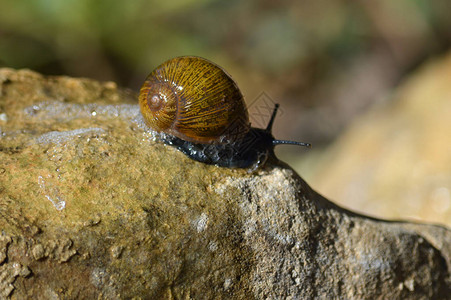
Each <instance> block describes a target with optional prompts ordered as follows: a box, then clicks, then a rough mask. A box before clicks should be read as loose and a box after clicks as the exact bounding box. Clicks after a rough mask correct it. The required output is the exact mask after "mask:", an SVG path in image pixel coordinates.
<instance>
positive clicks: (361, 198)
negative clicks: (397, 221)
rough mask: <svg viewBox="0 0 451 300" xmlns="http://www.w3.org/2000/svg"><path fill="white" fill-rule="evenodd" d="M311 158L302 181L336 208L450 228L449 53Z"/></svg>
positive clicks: (430, 63)
mask: <svg viewBox="0 0 451 300" xmlns="http://www.w3.org/2000/svg"><path fill="white" fill-rule="evenodd" d="M313 159H314V161H311V162H310V163H309V171H310V172H311V174H308V181H309V183H311V184H312V186H314V187H315V188H316V189H318V190H319V191H321V192H322V193H324V195H325V196H327V197H333V199H334V200H335V201H337V202H338V203H340V204H341V205H344V206H347V207H352V208H353V209H356V210H359V211H360V212H363V213H366V214H371V215H373V216H379V217H382V216H383V217H386V218H414V219H416V220H423V221H427V222H433V223H442V224H446V225H448V226H451V52H450V53H448V55H446V56H445V57H442V58H438V59H434V60H432V61H429V62H427V63H425V65H424V66H422V67H421V68H419V70H418V71H417V72H416V73H415V75H413V76H411V77H409V78H408V80H406V81H405V82H404V83H402V84H401V85H400V87H399V88H398V89H397V90H396V91H395V92H394V93H393V95H390V96H389V101H387V102H386V103H385V104H384V105H380V106H378V107H375V108H374V109H373V110H372V111H370V112H368V113H367V114H364V115H363V116H361V118H360V119H359V120H357V121H356V122H355V123H354V124H353V126H351V128H349V130H348V131H347V132H346V133H345V134H344V135H343V136H341V137H340V138H339V139H338V141H337V142H336V143H335V145H333V146H332V147H330V148H329V149H328V150H327V151H326V152H325V153H323V154H322V155H315V156H314V157H313Z"/></svg>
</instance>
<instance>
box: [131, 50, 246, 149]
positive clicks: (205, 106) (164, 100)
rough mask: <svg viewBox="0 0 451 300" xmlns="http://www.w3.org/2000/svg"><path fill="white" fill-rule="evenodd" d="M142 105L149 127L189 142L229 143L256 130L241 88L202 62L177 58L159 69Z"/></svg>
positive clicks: (149, 82)
mask: <svg viewBox="0 0 451 300" xmlns="http://www.w3.org/2000/svg"><path fill="white" fill-rule="evenodd" d="M139 104H140V107H141V112H142V114H143V116H144V119H145V121H146V123H147V125H148V126H149V127H151V128H152V129H153V130H155V131H158V132H164V133H167V134H170V135H173V136H176V137H178V138H180V139H183V140H186V141H189V142H194V143H201V144H208V143H213V144H221V143H227V142H231V141H236V140H239V139H241V138H243V137H244V136H245V135H246V134H247V133H248V132H249V130H250V124H249V116H248V113H247V109H246V105H245V102H244V99H243V96H242V94H241V92H240V90H239V89H238V86H237V85H236V83H235V82H234V81H233V79H232V78H231V77H230V75H229V74H227V72H225V71H224V70H223V69H222V68H221V67H219V66H217V65H216V64H214V63H212V62H210V61H208V60H206V59H203V58H200V57H194V56H183V57H177V58H173V59H170V60H168V61H166V62H164V63H163V64H161V65H160V66H159V67H157V68H156V69H155V70H154V71H153V72H152V73H150V74H149V76H147V78H146V80H145V82H144V84H143V86H142V87H141V91H140V95H139Z"/></svg>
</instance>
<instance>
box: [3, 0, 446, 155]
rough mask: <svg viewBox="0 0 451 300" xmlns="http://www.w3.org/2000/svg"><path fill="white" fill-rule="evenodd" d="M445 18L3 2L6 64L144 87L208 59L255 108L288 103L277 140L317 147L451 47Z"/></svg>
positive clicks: (194, 1)
mask: <svg viewBox="0 0 451 300" xmlns="http://www.w3.org/2000/svg"><path fill="white" fill-rule="evenodd" d="M450 12H451V1H449V0H434V1H428V0H397V1H392V0H378V1H330V0H327V1H326V0H320V1H318V0H316V1H294V0H287V1H264V0H263V1H262V0H260V1H257V0H251V1H236V0H235V1H203V0H191V1H157V0H146V1H143V0H136V1H105V0H103V1H102V0H100V1H99V0H77V1H57V0H34V1H33V0H30V1H12V0H11V1H8V0H0V41H1V43H0V66H7V67H13V68H30V69H33V70H36V71H38V72H41V73H43V74H51V75H69V76H77V77H90V78H94V79H99V80H112V81H115V82H117V83H118V84H119V85H121V86H124V87H129V88H131V89H133V90H138V89H139V86H140V85H141V83H142V81H143V80H144V78H145V76H146V75H147V74H148V73H149V72H150V71H151V70H152V69H153V68H155V67H156V66H157V65H159V64H160V63H162V62H163V61H164V60H166V59H168V58H171V57H174V56H179V55H198V56H202V57H205V58H208V59H210V60H213V61H214V62H216V63H218V64H219V65H221V66H223V67H224V68H225V69H226V70H227V71H228V72H229V73H231V74H232V76H233V77H234V78H235V80H236V81H237V82H238V84H239V86H240V87H241V89H242V92H243V93H244V95H245V97H246V100H247V102H248V103H251V102H253V100H255V99H257V98H258V96H259V95H260V93H261V92H265V93H266V94H267V95H268V96H269V97H270V98H271V99H272V100H273V101H274V102H280V103H281V105H282V112H283V111H285V113H284V114H283V116H279V118H278V120H277V123H276V126H275V135H276V136H277V137H279V138H285V139H288V138H290V139H296V140H302V141H309V142H311V143H313V144H315V145H316V146H317V147H318V146H321V145H325V144H328V143H329V142H331V141H332V140H333V139H334V138H335V137H336V136H337V135H338V134H339V133H340V132H341V130H343V129H344V128H345V127H346V126H347V124H348V123H349V122H350V121H351V120H352V119H353V118H354V117H355V116H356V115H358V114H360V113H362V112H364V111H365V110H366V109H367V108H368V107H370V106H371V105H373V104H374V102H377V101H383V100H384V97H385V96H386V95H387V93H388V92H389V91H390V90H391V89H392V88H393V87H394V86H395V85H396V84H397V83H398V82H399V81H400V79H401V78H403V76H405V75H406V74H407V73H409V72H410V71H412V70H413V69H414V68H415V67H416V66H417V65H419V64H420V63H422V62H423V61H424V60H426V59H427V58H428V57H430V56H435V55H437V54H440V53H442V52H443V51H445V50H446V49H448V48H449V46H450V44H451V18H450V17H449V16H450Z"/></svg>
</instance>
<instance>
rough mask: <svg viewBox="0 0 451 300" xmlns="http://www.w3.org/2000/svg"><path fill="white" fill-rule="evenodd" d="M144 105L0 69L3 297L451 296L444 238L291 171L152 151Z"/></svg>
mask: <svg viewBox="0 0 451 300" xmlns="http://www.w3.org/2000/svg"><path fill="white" fill-rule="evenodd" d="M135 102H136V98H135V95H134V94H133V93H130V92H127V91H123V90H120V89H117V87H116V86H115V85H114V84H111V83H99V82H96V81H92V80H88V79H74V78H67V77H44V76H41V75H39V74H37V73H34V72H31V71H27V70H19V71H15V70H11V69H1V70H0V114H1V115H2V116H4V117H2V118H1V119H0V228H1V229H2V236H0V274H1V276H0V289H1V295H2V296H4V297H7V296H10V297H12V298H16V299H22V298H27V297H29V298H31V297H35V298H51V297H59V298H67V299H78V298H104V299H112V298H132V297H138V298H139V297H140V298H151V299H155V298H168V299H174V298H177V299H178V298H194V299H199V298H206V299H211V298H214V299H218V298H227V299H229V298H233V299H252V298H254V299H262V298H270V299H285V298H286V299H289V298H292V299H300V298H315V297H316V298H359V299H361V298H364V299H373V298H391V299H393V298H407V299H419V298H434V299H440V298H446V297H447V296H449V295H450V292H451V287H450V284H451V281H450V280H451V278H450V269H451V255H450V254H451V231H450V230H448V229H446V228H443V227H440V226H433V225H420V224H412V223H403V222H388V221H382V220H377V219H372V218H368V217H365V216H361V215H358V214H355V213H352V212H349V211H347V210H344V209H342V208H340V207H338V206H336V205H334V204H333V203H331V202H329V201H328V200H327V199H325V198H323V197H321V196H320V195H319V194H317V193H316V192H315V191H313V190H312V189H311V188H310V187H309V186H308V185H307V184H306V183H305V182H304V181H303V180H302V179H301V178H300V177H299V176H298V175H297V174H296V173H295V172H294V171H292V170H291V169H290V168H289V167H287V166H286V165H284V164H283V163H279V162H275V161H274V162H270V163H268V164H267V165H266V166H265V167H264V168H262V169H259V170H258V171H256V172H254V173H248V172H247V171H246V170H241V169H227V168H220V167H216V166H211V165H205V164H202V163H198V162H195V161H192V160H190V159H189V158H187V157H186V156H184V155H183V154H182V153H180V152H179V151H177V150H176V149H174V148H171V147H168V146H165V145H163V144H161V143H158V142H155V135H154V134H153V133H152V132H150V131H148V129H147V128H146V126H145V125H144V123H143V120H142V117H141V115H140V113H139V109H138V106H137V104H136V103H135ZM5 120H6V121H5Z"/></svg>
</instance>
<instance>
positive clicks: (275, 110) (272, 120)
mask: <svg viewBox="0 0 451 300" xmlns="http://www.w3.org/2000/svg"><path fill="white" fill-rule="evenodd" d="M278 109H279V104H278V103H276V104H275V105H274V110H273V111H272V115H271V119H270V120H269V123H268V126H266V132H269V133H270V132H271V130H272V125H273V124H274V119H275V118H276V114H277V110H278ZM272 144H273V145H274V146H275V145H281V144H285V145H296V146H302V147H308V148H311V147H312V145H311V144H309V143H303V142H295V141H285V140H276V139H274V140H273V141H272Z"/></svg>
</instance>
